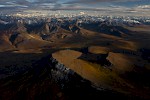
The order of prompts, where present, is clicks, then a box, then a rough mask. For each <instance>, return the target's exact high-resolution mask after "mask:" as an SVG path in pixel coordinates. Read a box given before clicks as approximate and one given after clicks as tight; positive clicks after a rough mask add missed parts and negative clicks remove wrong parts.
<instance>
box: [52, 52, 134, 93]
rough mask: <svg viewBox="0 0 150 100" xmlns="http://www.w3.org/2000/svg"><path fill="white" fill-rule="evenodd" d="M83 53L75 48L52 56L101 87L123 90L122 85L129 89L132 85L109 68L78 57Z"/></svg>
mask: <svg viewBox="0 0 150 100" xmlns="http://www.w3.org/2000/svg"><path fill="white" fill-rule="evenodd" d="M81 54H82V53H80V52H77V51H73V50H62V51H58V52H56V53H53V54H52V56H53V57H54V58H55V59H56V60H57V61H59V62H60V63H62V64H64V65H65V66H66V67H68V68H70V69H72V70H73V71H75V72H76V73H77V74H79V75H80V76H82V77H83V78H85V79H87V80H89V81H91V82H92V83H93V84H95V85H96V86H97V87H99V88H106V89H113V90H116V91H119V92H121V91H124V88H123V87H122V86H126V88H128V89H130V88H131V87H132V86H130V85H129V84H128V83H126V82H125V81H124V80H123V79H121V78H120V77H119V76H117V74H115V73H114V72H111V71H110V70H109V69H104V68H102V66H99V65H97V64H92V63H89V62H87V61H84V60H81V59H78V57H80V56H81ZM117 85H118V86H117ZM120 89H121V91H120Z"/></svg>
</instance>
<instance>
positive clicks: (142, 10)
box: [0, 0, 150, 15]
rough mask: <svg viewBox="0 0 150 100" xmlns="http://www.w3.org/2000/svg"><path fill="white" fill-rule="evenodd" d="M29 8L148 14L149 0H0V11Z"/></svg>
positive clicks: (35, 9) (15, 10) (149, 11)
mask: <svg viewBox="0 0 150 100" xmlns="http://www.w3.org/2000/svg"><path fill="white" fill-rule="evenodd" d="M31 10H34V11H39V10H42V11H43V10H48V11H57V10H67V11H68V10H69V11H71V10H72V11H77V10H84V11H102V12H107V13H112V14H113V13H117V14H119V13H124V14H129V13H131V14H138V15H140V14H141V15H150V0H0V13H4V12H11V13H12V12H13V13H15V12H20V11H31Z"/></svg>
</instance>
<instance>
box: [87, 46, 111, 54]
mask: <svg viewBox="0 0 150 100" xmlns="http://www.w3.org/2000/svg"><path fill="white" fill-rule="evenodd" d="M88 51H89V52H90V53H93V54H107V53H108V52H109V51H110V49H109V48H107V47H102V46H91V47H89V48H88Z"/></svg>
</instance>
